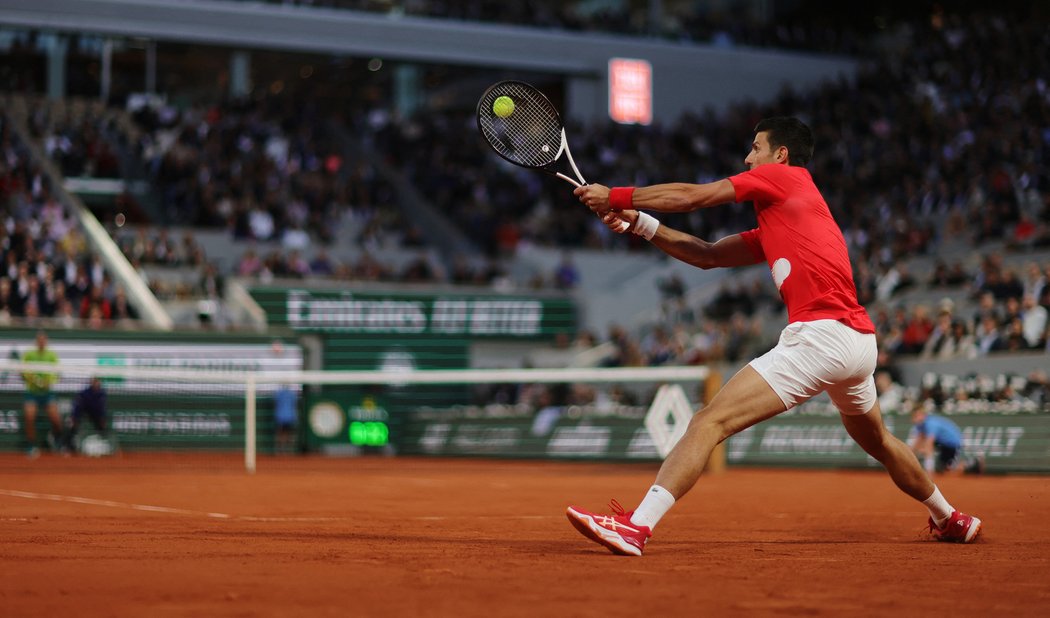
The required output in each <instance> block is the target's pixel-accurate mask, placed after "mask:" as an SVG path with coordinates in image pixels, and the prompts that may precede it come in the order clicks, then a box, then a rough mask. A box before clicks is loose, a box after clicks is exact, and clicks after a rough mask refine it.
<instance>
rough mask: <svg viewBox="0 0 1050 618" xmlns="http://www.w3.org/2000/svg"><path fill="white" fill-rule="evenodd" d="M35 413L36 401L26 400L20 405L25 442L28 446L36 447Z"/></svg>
mask: <svg viewBox="0 0 1050 618" xmlns="http://www.w3.org/2000/svg"><path fill="white" fill-rule="evenodd" d="M36 412H37V405H36V400H35V399H32V398H27V399H26V400H25V403H24V404H23V405H22V421H23V430H24V431H25V436H26V442H28V443H29V445H30V446H36Z"/></svg>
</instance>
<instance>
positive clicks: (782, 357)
mask: <svg viewBox="0 0 1050 618" xmlns="http://www.w3.org/2000/svg"><path fill="white" fill-rule="evenodd" d="M877 357H878V351H877V349H876V345H875V335H872V334H864V333H858V332H857V331H855V330H853V329H852V328H850V327H849V326H846V325H845V324H842V323H840V322H837V321H835V320H815V321H813V322H795V323H793V324H788V325H787V328H785V329H784V331H783V332H782V333H780V341H778V342H777V345H776V347H775V348H773V349H772V350H770V351H769V352H766V353H765V354H763V355H762V356H759V357H758V358H756V359H755V360H753V361H751V363H750V365H751V366H752V367H754V369H755V371H757V372H758V374H759V375H760V376H762V377H763V378H764V379H765V381H766V382H768V383H769V385H770V386H771V387H773V390H774V391H776V393H777V395H779V396H780V399H781V400H782V401H783V402H784V405H785V406H787V407H788V408H789V409H790V408H793V407H795V406H797V405H798V404H800V403H803V402H805V401H807V400H808V399H810V398H811V397H814V396H816V395H818V394H819V393H821V392H823V391H827V392H828V395H830V396H831V401H832V402H834V404H835V406H836V407H837V408H838V409H839V411H840V412H842V413H843V414H864V413H865V412H867V411H868V410H871V408H872V406H874V405H875V400H876V397H877V395H876V393H875V379H874V377H872V375H873V373H874V372H875V363H876V362H877Z"/></svg>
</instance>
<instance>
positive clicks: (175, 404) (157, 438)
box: [0, 329, 302, 452]
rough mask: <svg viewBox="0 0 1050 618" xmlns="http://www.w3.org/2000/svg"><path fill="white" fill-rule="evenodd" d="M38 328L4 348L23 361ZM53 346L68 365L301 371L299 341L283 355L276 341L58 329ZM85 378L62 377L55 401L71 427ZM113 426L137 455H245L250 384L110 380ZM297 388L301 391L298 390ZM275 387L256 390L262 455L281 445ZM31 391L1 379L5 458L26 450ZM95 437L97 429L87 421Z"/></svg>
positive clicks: (40, 428)
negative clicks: (25, 423) (229, 452)
mask: <svg viewBox="0 0 1050 618" xmlns="http://www.w3.org/2000/svg"><path fill="white" fill-rule="evenodd" d="M34 335H35V331H31V330H14V329H12V330H6V331H2V332H0V350H5V352H4V355H5V357H7V358H11V359H17V358H20V357H21V355H22V354H23V353H24V352H25V350H27V349H30V348H31V347H33V346H34V345H35V343H34ZM50 335H51V336H50V341H49V347H50V348H51V349H52V350H53V351H55V353H56V354H57V355H58V358H59V362H60V363H62V364H64V365H66V366H68V367H78V368H80V369H81V370H83V369H84V368H87V369H88V370H89V371H92V370H93V368H98V370H99V372H102V373H104V372H105V371H106V368H110V367H117V368H123V367H127V368H131V369H150V370H157V369H161V370H163V369H173V370H183V369H186V370H194V371H197V372H201V373H202V374H203V375H204V376H207V375H209V374H215V375H221V374H224V373H228V372H243V371H272V372H280V371H294V370H299V369H301V368H302V351H301V349H300V348H299V346H298V344H295V343H292V342H285V343H284V344H283V345H282V346H281V349H280V352H279V353H278V352H277V351H276V350H275V348H274V346H273V341H272V339H270V338H262V337H259V336H249V337H243V336H242V337H237V336H229V335H223V334H216V335H215V336H204V335H198V336H188V335H186V334H185V333H182V334H179V333H152V332H150V333H135V332H130V331H115V332H103V333H100V332H94V331H58V330H56V331H54V332H52V333H50ZM77 375H79V376H80V377H71V376H65V375H64V376H60V378H59V379H58V381H57V383H56V384H55V385H54V388H53V391H52V392H53V394H54V398H55V399H54V400H55V403H56V404H57V406H58V409H59V413H60V415H61V416H62V417H63V421H64V422H68V418H69V414H70V412H71V410H72V407H73V401H74V399H75V397H76V395H77V393H78V391H80V389H82V388H84V387H86V386H87V383H88V381H89V380H88V379H87V378H86V377H85V376H86V375H88V374H85V373H84V372H83V371H81V372H80V373H78V374H77ZM102 381H103V385H104V387H105V388H106V391H107V416H108V419H109V420H108V424H109V427H110V429H111V431H112V433H113V435H114V436H115V437H116V439H117V442H118V443H119V444H120V448H121V449H123V450H127V451H134V450H241V449H243V448H244V433H245V432H244V417H245V398H244V394H245V386H244V385H243V384H236V383H233V384H229V383H220V382H216V383H208V382H206V381H205V382H201V381H193V382H189V381H184V380H168V379H153V378H149V379H146V378H116V377H103V380H102ZM293 388H295V389H298V388H299V387H298V386H294V387H293ZM276 389H277V386H276V385H274V384H259V385H257V392H256V395H257V436H258V448H259V450H260V451H262V452H268V451H270V450H272V449H273V448H274V444H275V435H274V420H273V419H274V400H273V394H274V392H275V390H276ZM24 401H25V384H24V382H23V379H22V375H21V373H19V372H17V371H3V372H0V451H5V450H15V449H18V448H21V447H23V446H24V444H23V443H24V428H23V426H22V422H23V404H24ZM36 425H37V436H38V438H39V439H41V440H42V439H43V438H44V436H46V435H47V433H48V432H49V431H50V429H51V428H50V421H49V419H48V418H47V414H46V413H45V412H44V411H43V410H39V411H38V413H37V422H36ZM84 430H85V431H89V430H90V423H88V422H85V423H84Z"/></svg>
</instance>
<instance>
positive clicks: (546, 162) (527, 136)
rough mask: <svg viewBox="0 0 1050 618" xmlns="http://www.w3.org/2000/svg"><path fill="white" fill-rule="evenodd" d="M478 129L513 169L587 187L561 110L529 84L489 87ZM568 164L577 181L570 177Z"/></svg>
mask: <svg viewBox="0 0 1050 618" xmlns="http://www.w3.org/2000/svg"><path fill="white" fill-rule="evenodd" d="M478 129H479V130H480V131H481V135H482V136H484V138H485V141H487V142H488V144H489V146H491V147H492V149H493V150H495V151H496V154H498V155H499V156H501V157H503V158H504V159H506V160H507V161H510V162H511V163H513V164H514V165H520V166H521V167H527V168H529V169H536V170H542V171H544V172H547V173H548V174H553V175H554V176H557V177H558V178H561V179H562V180H564V181H565V182H567V183H569V184H571V185H573V186H575V187H579V186H582V185H585V184H587V181H586V180H584V179H583V175H582V174H580V170H579V168H577V167H576V162H575V161H573V160H572V153H571V152H569V142H568V141H567V140H566V139H565V125H563V124H562V122H561V116H560V115H559V114H558V110H556V109H554V105H552V104H551V102H550V100H549V99H548V98H547V97H546V96H544V95H543V93H542V92H540V91H539V90H536V89H535V88H533V87H532V86H530V85H529V84H526V83H525V82H518V81H503V82H499V83H496V84H493V85H492V86H491V87H489V89H488V90H486V91H485V93H484V94H482V95H481V100H480V101H478ZM562 155H565V159H564V161H562V163H561V165H560V167H561V168H562V171H559V169H558V167H559V165H556V164H557V163H558V162H559V160H560V159H561V158H562ZM565 162H568V168H571V172H572V173H573V174H574V175H575V178H572V177H570V176H569V175H568V174H567V172H569V171H570V170H569V169H567V168H566V166H565V165H564V163H565Z"/></svg>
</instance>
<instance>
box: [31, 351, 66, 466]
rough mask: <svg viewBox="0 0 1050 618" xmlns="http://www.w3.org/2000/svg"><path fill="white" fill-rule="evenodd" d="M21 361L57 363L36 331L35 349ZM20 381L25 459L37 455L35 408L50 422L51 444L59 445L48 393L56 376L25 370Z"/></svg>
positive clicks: (54, 409)
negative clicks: (23, 389)
mask: <svg viewBox="0 0 1050 618" xmlns="http://www.w3.org/2000/svg"><path fill="white" fill-rule="evenodd" d="M22 362H25V363H51V364H54V365H57V364H58V355H57V354H55V352H54V351H53V350H51V349H50V348H48V347H47V333H45V332H44V331H42V330H41V331H37V334H36V348H35V349H31V350H27V351H26V353H25V354H23V355H22ZM22 379H23V380H24V381H25V383H26V397H25V403H24V405H23V408H22V410H23V412H24V414H25V425H24V426H25V432H26V441H27V442H28V443H29V456H30V457H36V456H38V455H39V454H40V450H39V448H38V446H37V443H36V415H37V411H38V410H39V409H41V408H43V409H44V411H45V412H46V413H47V417H48V418H49V419H51V436H52V438H53V441H52V444H54V445H56V446H57V445H59V444H61V441H60V438H61V436H62V419H61V418H59V416H58V404H57V403H56V402H55V395H54V393H53V392H51V387H52V386H53V385H54V384H55V381H56V380H58V374H55V373H44V372H35V371H26V372H24V373H22Z"/></svg>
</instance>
